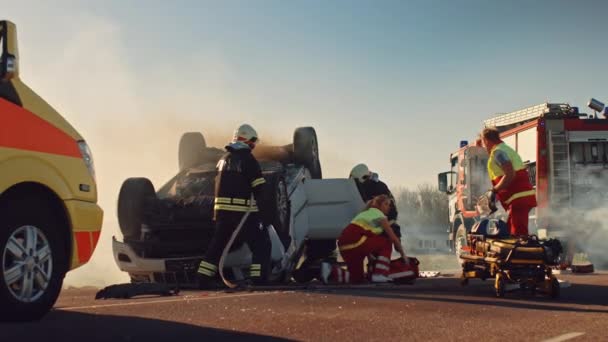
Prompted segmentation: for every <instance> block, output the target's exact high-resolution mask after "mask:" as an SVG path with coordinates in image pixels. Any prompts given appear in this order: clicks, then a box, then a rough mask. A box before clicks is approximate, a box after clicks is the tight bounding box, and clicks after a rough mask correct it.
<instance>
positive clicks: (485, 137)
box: [481, 128, 536, 237]
mask: <svg viewBox="0 0 608 342" xmlns="http://www.w3.org/2000/svg"><path fill="white" fill-rule="evenodd" d="M481 141H482V143H483V145H484V147H485V148H486V150H487V151H488V153H489V154H490V158H489V159H488V175H489V176H490V180H491V181H492V185H493V187H492V190H490V191H491V192H492V193H495V194H496V195H497V197H498V199H499V200H500V202H501V204H502V206H503V208H504V209H505V210H507V212H508V214H509V218H508V220H507V225H508V226H509V229H510V233H511V235H513V236H516V237H527V236H528V215H529V213H530V210H532V208H534V207H536V192H535V190H534V188H533V187H532V184H531V183H530V176H529V174H528V170H527V169H526V167H525V165H524V163H523V162H522V160H521V157H520V156H519V154H517V152H515V150H513V149H512V148H511V147H509V146H508V145H507V144H505V143H504V142H503V141H502V140H501V139H500V134H499V132H498V130H497V129H496V128H485V129H484V130H483V131H482V132H481Z"/></svg>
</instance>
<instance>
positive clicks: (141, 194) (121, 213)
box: [118, 178, 156, 239]
mask: <svg viewBox="0 0 608 342" xmlns="http://www.w3.org/2000/svg"><path fill="white" fill-rule="evenodd" d="M155 198H156V193H155V192H154V185H152V182H150V180H149V179H147V178H128V179H127V180H125V181H124V182H123V183H122V186H121V187H120V193H119V195H118V224H119V225H120V231H121V232H122V235H123V236H124V237H125V239H139V237H140V235H141V225H142V224H143V223H144V212H145V208H146V203H147V202H149V201H150V200H151V199H155Z"/></svg>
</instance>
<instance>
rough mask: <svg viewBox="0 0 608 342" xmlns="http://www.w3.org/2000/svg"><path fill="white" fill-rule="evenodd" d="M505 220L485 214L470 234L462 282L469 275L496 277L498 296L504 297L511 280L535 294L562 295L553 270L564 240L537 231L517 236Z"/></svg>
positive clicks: (463, 283) (464, 248) (465, 281)
mask: <svg viewBox="0 0 608 342" xmlns="http://www.w3.org/2000/svg"><path fill="white" fill-rule="evenodd" d="M507 231H508V230H507V226H506V224H505V222H504V221H501V220H498V219H489V218H485V219H482V220H480V221H479V222H478V223H476V224H475V225H474V226H473V228H472V229H471V233H469V234H468V235H467V246H463V250H462V251H461V253H460V258H461V259H462V261H463V263H462V278H461V284H462V285H463V286H464V285H467V284H468V281H469V279H482V280H486V279H492V280H494V289H495V292H496V296H497V297H504V296H505V293H506V292H508V291H507V285H508V284H518V285H519V287H518V288H516V289H519V290H524V291H529V292H530V293H532V294H536V293H537V292H542V293H544V294H546V295H548V296H549V297H551V298H557V297H559V295H560V286H559V281H558V280H557V278H556V277H555V275H553V273H552V267H551V266H554V265H557V259H558V255H559V254H560V253H561V249H562V248H561V244H560V242H559V241H558V240H555V239H550V240H546V241H541V240H539V239H538V238H537V237H536V236H535V235H530V236H528V237H527V238H514V237H511V236H509V234H508V233H507Z"/></svg>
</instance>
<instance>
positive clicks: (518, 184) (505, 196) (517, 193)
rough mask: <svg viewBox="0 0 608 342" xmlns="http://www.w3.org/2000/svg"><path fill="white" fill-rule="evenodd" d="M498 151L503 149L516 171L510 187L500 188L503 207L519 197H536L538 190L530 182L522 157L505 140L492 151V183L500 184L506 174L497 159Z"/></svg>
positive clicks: (490, 166)
mask: <svg viewBox="0 0 608 342" xmlns="http://www.w3.org/2000/svg"><path fill="white" fill-rule="evenodd" d="M497 151H502V152H503V153H505V154H506V155H507V157H508V158H509V161H510V162H511V165H512V166H513V171H515V177H514V179H513V181H512V182H511V184H510V185H509V186H508V188H507V189H503V190H500V191H499V192H498V194H497V195H498V199H500V201H501V203H502V205H503V207H505V208H506V207H507V206H508V205H510V204H511V202H513V201H514V200H516V199H519V198H526V199H528V200H531V198H529V197H534V198H536V191H535V190H534V188H533V187H532V184H530V176H529V174H528V170H527V169H526V166H525V165H524V163H523V162H522V160H521V157H520V156H519V154H517V152H516V151H515V150H513V149H512V148H511V147H509V146H508V145H507V144H505V143H504V142H503V143H500V144H498V145H496V146H494V148H492V151H491V152H490V158H489V159H488V175H489V176H490V179H491V181H492V184H493V185H496V184H498V183H499V182H500V180H501V179H502V178H503V177H504V176H505V173H504V171H503V169H502V167H501V166H500V164H499V163H498V161H497V160H496V152H497ZM534 202H535V200H534Z"/></svg>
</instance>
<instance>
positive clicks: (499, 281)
mask: <svg viewBox="0 0 608 342" xmlns="http://www.w3.org/2000/svg"><path fill="white" fill-rule="evenodd" d="M506 286H507V284H506V282H505V277H504V276H503V275H502V273H498V274H497V275H496V281H495V282H494V289H495V290H496V297H498V298H503V297H504V296H505V292H506Z"/></svg>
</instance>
